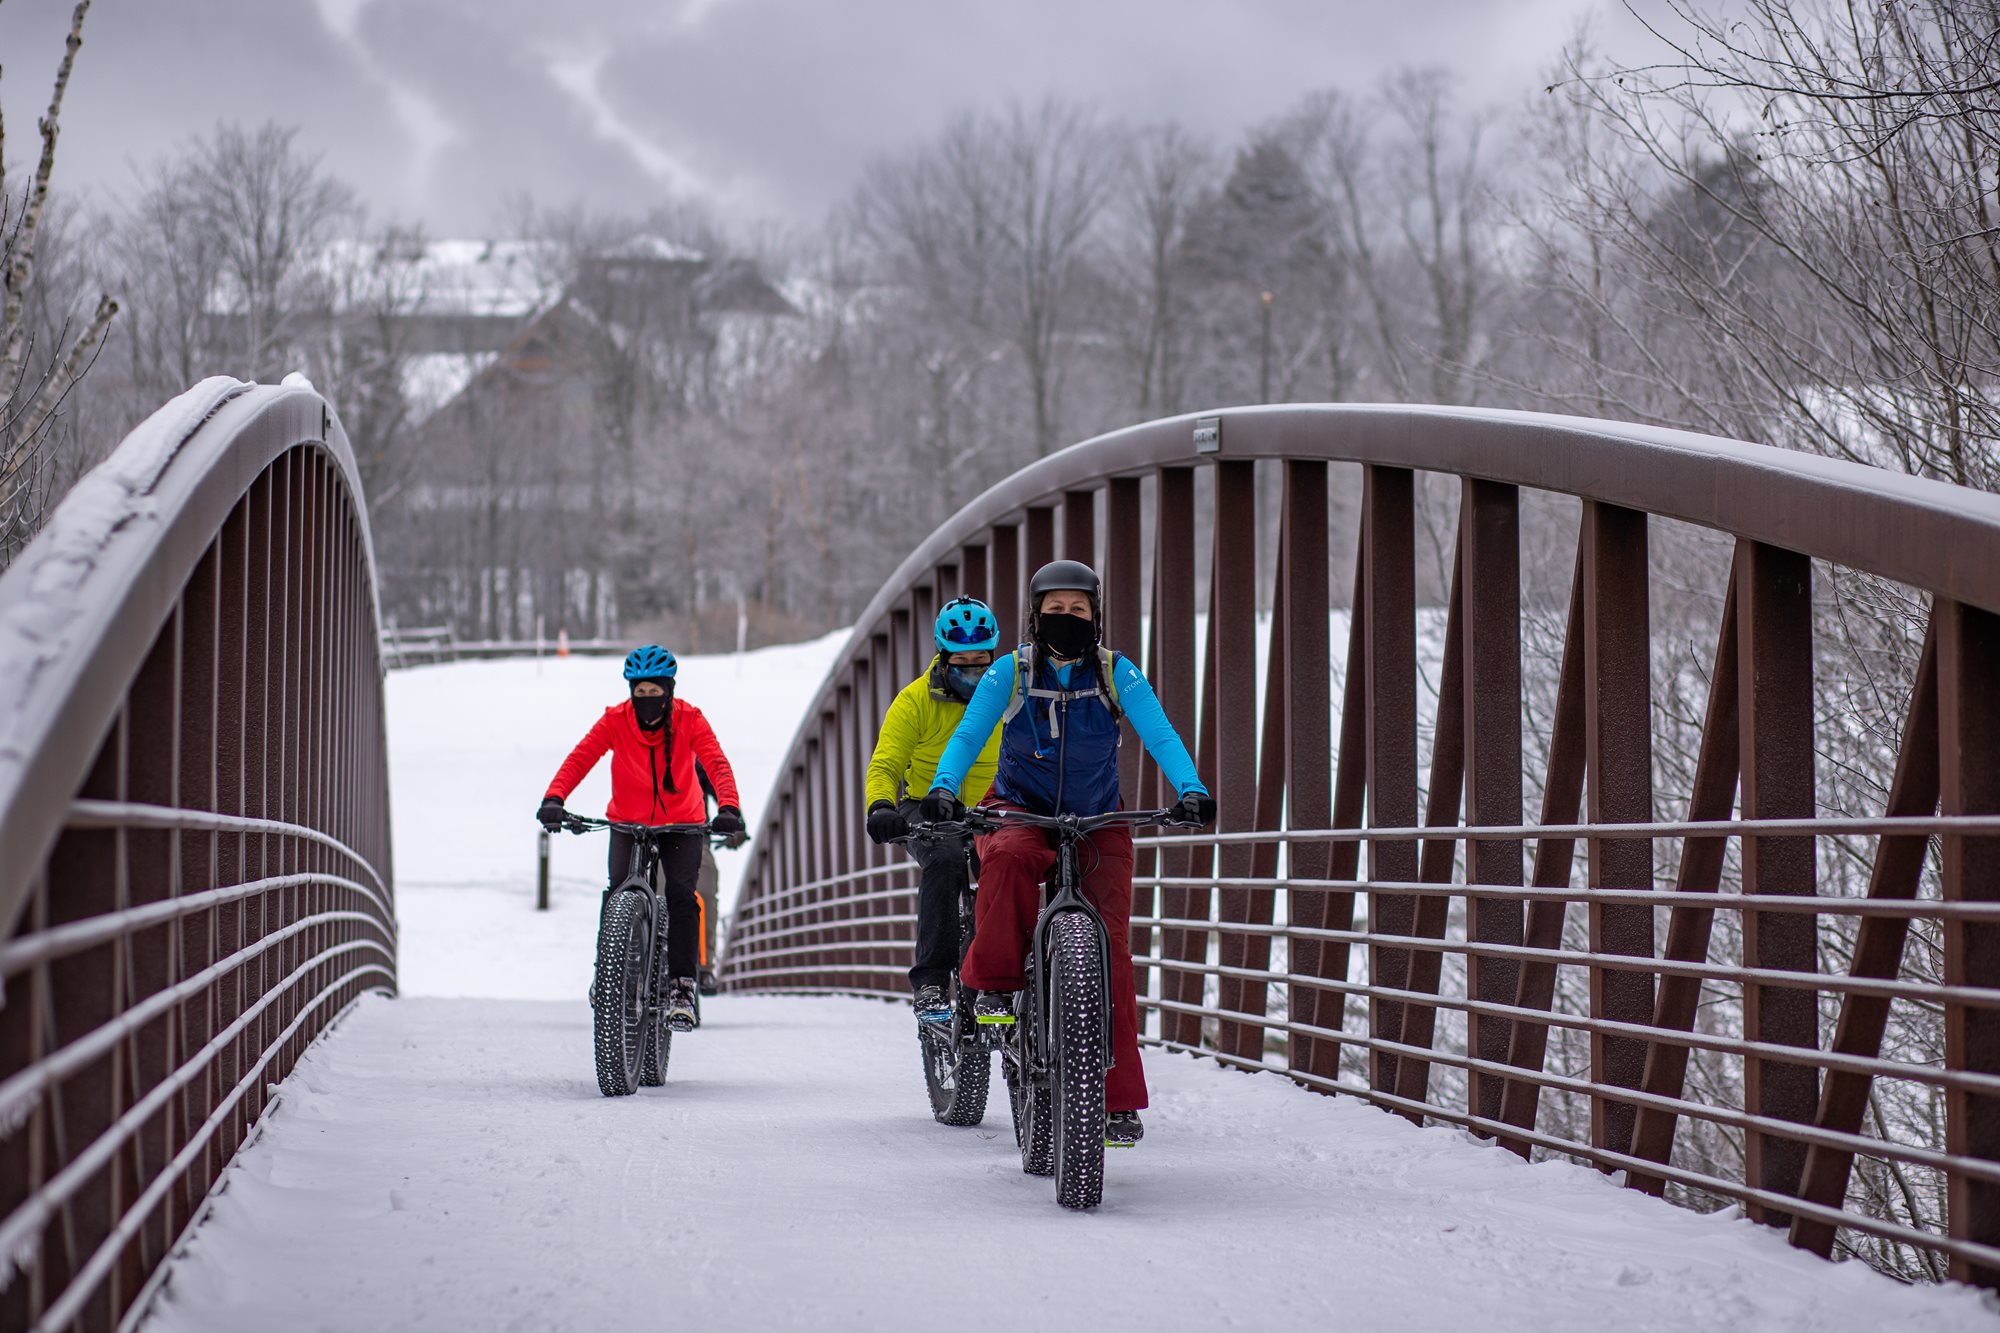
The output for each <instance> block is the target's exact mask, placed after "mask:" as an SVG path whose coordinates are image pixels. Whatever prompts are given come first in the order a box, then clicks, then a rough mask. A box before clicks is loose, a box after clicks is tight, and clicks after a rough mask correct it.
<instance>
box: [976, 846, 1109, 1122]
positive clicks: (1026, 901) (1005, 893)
mask: <svg viewBox="0 0 2000 1333" xmlns="http://www.w3.org/2000/svg"><path fill="white" fill-rule="evenodd" d="M1049 839H1050V835H1049V834H1047V833H1046V832H1044V831H1043V830H1041V829H1037V828H1028V827H1026V826H1025V825H1021V824H1012V825H1009V826H1007V827H1005V828H1002V829H999V830H996V831H995V832H992V833H989V834H987V835H986V836H984V837H982V838H981V839H980V840H979V893H978V896H977V897H976V898H975V899H974V900H973V923H974V924H973V932H972V947H971V948H970V949H968V950H966V954H965V962H964V963H963V964H962V965H961V966H960V968H959V977H960V978H961V979H962V980H963V981H964V982H965V984H966V985H968V986H974V987H977V988H978V989H980V990H997V991H1014V990H1020V989H1021V988H1022V987H1023V986H1025V985H1027V984H1028V980H1027V978H1026V977H1025V976H1024V975H1022V972H1021V967H1022V964H1023V960H1025V959H1026V957H1027V954H1028V945H1029V942H1030V940H1031V939H1032V938H1033V936H1034V932H1035V918H1036V916H1038V915H1039V914H1040V913H1041V905H1042V894H1041V886H1042V880H1043V878H1044V877H1045V876H1047V874H1048V873H1049V871H1050V869H1051V868H1053V867H1054V865H1055V863H1056V849H1055V847H1054V846H1053V845H1051V843H1050V840H1049ZM1077 869H1078V870H1079V871H1080V872H1081V873H1082V876H1083V896H1084V897H1085V898H1088V899H1089V900H1090V903H1091V905H1092V906H1093V907H1095V908H1096V909H1097V913H1098V915H1099V916H1101V917H1103V918H1104V929H1105V930H1106V931H1107V932H1108V933H1109V934H1110V936H1111V1054H1112V1057H1113V1059H1114V1060H1116V1062H1117V1063H1116V1064H1115V1065H1113V1067H1112V1068H1111V1071H1110V1072H1109V1073H1107V1074H1106V1075H1105V1076H1104V1109H1105V1110H1107V1111H1139V1110H1143V1109H1145V1106H1146V1073H1145V1071H1144V1070H1143V1069H1141V1068H1140V1067H1139V1000H1138V996H1137V994H1136V993H1135V992H1134V990H1133V987H1132V944H1131V919H1132V831H1131V829H1129V828H1126V827H1122V826H1120V825H1115V824H1114V825H1112V826H1111V827H1109V828H1101V829H1098V830H1097V831H1096V832H1095V833H1092V834H1091V835H1090V836H1089V838H1088V839H1087V840H1086V842H1085V843H1084V844H1083V845H1080V846H1078V848H1077Z"/></svg>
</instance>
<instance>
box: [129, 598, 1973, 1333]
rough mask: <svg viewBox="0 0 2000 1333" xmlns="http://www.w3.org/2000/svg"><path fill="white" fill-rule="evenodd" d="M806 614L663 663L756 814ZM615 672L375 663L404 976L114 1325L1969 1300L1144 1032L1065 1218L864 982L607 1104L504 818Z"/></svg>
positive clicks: (821, 651) (692, 1051)
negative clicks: (1120, 1123)
mask: <svg viewBox="0 0 2000 1333" xmlns="http://www.w3.org/2000/svg"><path fill="white" fill-rule="evenodd" d="M840 642H841V637H840V636H832V637H830V638H828V639H823V640H820V641H818V642H816V643H812V644H803V645H795V646H792V647H788V648H781V649H770V650H766V651H764V652H761V653H752V654H747V655H745V656H743V657H742V658H734V657H729V658H708V659H687V660H685V661H684V664H683V668H682V675H681V680H682V687H681V688H682V692H683V694H684V696H685V697H687V698H689V699H691V700H692V701H694V702H695V703H697V704H699V705H700V706H701V707H702V708H703V709H704V711H706V712H707V713H708V715H709V717H710V719H711V721H712V722H713V723H714V725H715V727H716V731H717V733H718V735H719V737H720V738H721V741H722V743H723V745H724V747H725V749H726V750H727V751H728V753H729V754H730V756H731V758H732V760H733V761H734V762H735V765H736V768H737V772H738V775H739V777H740V779H741V780H742V782H743V787H744V796H745V813H746V814H747V815H749V816H750V818H751V821H752V826H753V828H754V827H755V823H756V816H757V811H758V804H759V802H760V801H761V799H762V796H763V794H764V792H765V791H766V789H767V788H768V786H769V783H770V779H771V777H772V775H773V774H774V772H775V770H776V767H777V764H778V763H779V762H780V760H781V759H782V757H783V749H784V746H785V745H786V744H787V743H788V742H789V740H790V737H791V732H792V729H793V726H794V724H795V720H796V709H797V708H798V707H800V706H802V705H803V703H804V702H805V701H807V700H809V699H810V698H811V697H812V695H813V693H814V691H815V690H816V688H817V686H818V684H819V681H820V679H821V677H822V676H823V675H824V672H825V670H826V667H827V665H828V664H829V663H830V662H831V661H832V659H833V656H834V654H835V653H836V652H837V651H838V648H839V645H840ZM620 693H621V685H620V682H619V681H618V678H617V665H616V663H615V662H607V661H606V660H604V659H568V660H564V661H553V660H551V661H544V662H542V663H539V664H537V663H534V662H496V663H478V664H462V665H456V666H446V667H433V668H423V669H419V670H414V671H407V672H398V673H396V674H395V675H392V676H391V677H390V678H389V696H388V701H389V710H390V711H389V728H390V756H391V780H392V783H393V796H394V800H395V837H396V870H397V890H398V910H399V915H400V918H401V929H402V937H401V942H400V947H401V953H402V961H401V967H402V981H403V992H404V994H403V997H402V998H399V999H395V1000H389V999H381V998H375V999H370V1000H368V1001H365V1002H364V1003H363V1004H362V1005H360V1006H359V1007H358V1008H357V1009H356V1010H355V1011H353V1012H352V1013H351V1014H350V1015H349V1016H348V1017H347V1018H346V1019H345V1020H344V1021H343V1022H342V1023H341V1025H340V1026H339V1027H338V1028H337V1029H336V1030H335V1031H334V1032H333V1033H332V1034H331V1035H330V1036H328V1037H327V1038H325V1039H323V1040H322V1041H321V1042H319V1043H318V1044H317V1045H316V1046H315V1047H314V1048H313V1049H312V1050H311V1051H309V1052H308V1053H307V1055H306V1057H305V1058H304V1059H303V1060H302V1061H301V1063H300V1065H299V1067H298V1069H297V1071H296V1072H295V1073H294V1074H293V1076H292V1077H291V1078H290V1079H289V1080H287V1082H286V1083H285V1085H284V1087H283V1090H282V1092H281V1094H280V1096H279V1098H278V1100H277V1103H276V1107H275V1109H274V1111H273V1112H272V1113H271V1114H270V1116H269V1117H268V1118H267V1120H266V1121H265V1123H264V1127H263V1130H262V1133H261V1135H260V1136H259V1137H258V1138H257V1139H256V1141H255V1142H254V1143H253V1144H252V1145H251V1146H250V1147H249V1148H247V1149H246V1150H245V1151H244V1153H243V1154H242V1155H241V1156H240V1158H239V1159H238V1161H237V1163H236V1164H235V1166H234V1167H233V1168H232V1169H231V1171H230V1172H229V1173H228V1174H227V1176H226V1178H225V1179H226V1185H225V1188H224V1189H223V1190H222V1191H221V1192H220V1193H219V1194H218V1195H217V1196H216V1197H215V1199H214V1204H213V1210H212V1212H211V1214H210V1215H209V1217H208V1218H207V1220H206V1221H205V1222H204V1223H203V1224H202V1225H201V1226H200V1228H199V1229H198V1231H197V1233H196V1234H195V1236H194V1238H193V1240H192V1242H191V1243H190V1244H189V1246H188V1247H187V1248H186V1250H185V1252H184V1253H183V1254H182V1255H181V1256H180V1258H179V1259H178V1260H177V1261H176V1262H175V1263H174V1266H173V1268H172V1272H171V1277H170V1280H169V1281H168V1283H167V1284H166V1286H165V1289H164V1291H163V1293H162V1295H161V1297H160V1299H159V1301H158V1302H157V1304H156V1305H155V1306H154V1308H153V1312H152V1314H151V1316H150V1318H149V1319H148V1321H147V1322H146V1324H145V1326H144V1327H145V1328H146V1329H147V1330H148V1333H181V1331H183V1330H186V1331H188V1333H194V1331H195V1330H201V1331H202V1333H209V1331H212V1330H245V1331H246V1333H247V1331H248V1330H260V1331H261V1330H268V1329H286V1330H293V1329H297V1330H327V1331H329V1333H344V1331H345V1330H363V1329H366V1330H371V1331H372V1330H384V1329H387V1330H403V1329H408V1330H428V1329H451V1330H468V1329H480V1330H484V1329H523V1330H528V1329H533V1330H543V1329H549V1330H569V1329H576V1330H583V1329H590V1330H602V1329H606V1328H612V1329H623V1328H631V1329H648V1328H656V1327H675V1326H682V1325H685V1326H688V1327H693V1328H699V1329H703V1330H712V1331H713V1333H723V1331H724V1330H731V1329H814V1330H832V1329H869V1330H878V1331H879V1330H896V1329H906V1328H907V1329H915V1328H940V1327H949V1328H953V1329H965V1330H982V1329H1006V1330H1009V1331H1010V1333H1019V1330H1021V1329H1023V1328H1024V1327H1028V1326H1033V1325H1037V1324H1039V1325H1042V1326H1049V1325H1050V1324H1052V1323H1053V1324H1055V1325H1057V1326H1064V1325H1068V1324H1071V1323H1075V1324H1080V1325H1083V1326H1086V1327H1094V1328H1098V1329H1106V1330H1115V1329H1128V1328H1130V1329H1147V1330H1180V1329H1206V1328H1213V1327H1241V1328H1251V1329H1288V1328H1301V1329H1304V1328H1311V1329H1322V1330H1323V1329H1330V1328H1332V1329H1346V1328H1352V1329H1371V1330H1372V1329H1431V1328H1443V1327H1453V1328H1477V1329H1523V1330H1528V1329H1534V1330H1561V1329H1590V1330H1592V1333H1600V1331H1601V1330H1602V1329H1604V1328H1606V1327H1607V1326H1616V1327H1618V1328H1620V1329H1653V1328H1658V1329H1666V1328H1673V1329H1676V1330H1680V1329H1685V1328H1702V1329H1745V1330H1749V1329H1759V1330H1761V1329H1789V1328H1814V1329H1828V1330H1843V1329H1856V1330H1859V1329H1871V1330H1872V1329H1879V1328H1898V1329H1911V1330H1959V1329H1992V1328H1994V1327H1996V1320H1995V1317H1994V1314H1993V1312H1992V1311H1991V1310H1990V1309H1989V1308H1988V1307H1987V1306H1986V1305H1985V1304H1984V1303H1983V1302H1982V1298H1980V1297H1979V1296H1977V1295H1976V1294H1974V1293H1972V1292H1970V1291H1967V1290H1963V1289H1947V1290H1940V1289H1920V1288H1905V1287H1900V1286H1898V1285H1896V1284H1894V1283H1892V1282H1890V1281H1888V1280H1886V1279H1884V1278H1881V1277H1879V1276H1877V1275H1876V1274H1874V1273H1872V1272H1870V1271H1868V1270H1867V1269H1865V1268H1863V1267H1862V1266H1860V1265H1858V1264H1844V1265H1828V1264H1824V1263H1822V1262H1820V1261H1819V1260H1817V1259H1813V1258H1811V1257H1809V1256H1807V1255H1804V1254H1801V1253H1799V1252H1798V1251H1795V1250H1792V1249H1790V1248H1789V1247H1787V1246H1786V1245H1785V1244H1784V1243H1783V1242H1782V1240H1781V1239H1780V1238H1779V1237H1777V1236H1776V1235H1774V1234H1771V1233H1770V1232H1768V1231H1766V1230H1764V1229H1762V1228H1758V1227H1754V1226H1752V1225H1751V1224H1750V1223H1748V1222H1745V1221H1742V1220H1740V1219H1737V1218H1734V1217H1733V1216H1729V1215H1722V1216H1706V1217H1704V1216H1698V1215H1695V1214H1692V1213H1688V1212H1685V1211H1682V1210H1679V1209H1676V1208H1673V1207H1671V1206H1669V1205H1667V1204H1664V1203H1661V1202H1659V1201H1656V1200H1652V1199H1648V1198H1644V1197H1641V1196H1638V1195H1636V1194H1633V1193H1631V1192H1629V1191H1625V1190H1620V1189H1617V1188H1615V1187H1613V1186H1612V1185H1611V1184H1609V1183H1608V1182H1607V1181H1605V1180H1604V1179H1603V1178H1602V1177H1601V1176H1599V1175H1597V1174H1596V1173H1595V1172H1592V1171H1589V1170H1586V1169H1584V1168H1580V1167H1576V1166H1572V1165H1568V1164H1564V1163H1543V1164H1539V1165H1535V1166H1528V1165H1526V1164H1523V1163H1521V1162H1520V1161H1518V1160H1517V1159H1515V1158H1513V1157H1512V1156H1510V1155H1508V1154H1506V1153H1504V1152H1502V1151H1500V1150H1498V1149H1495V1148H1492V1147H1490V1146H1485V1145H1481V1144H1479V1143H1477V1142H1475V1141H1473V1140H1472V1139H1470V1138H1468V1137H1466V1136H1464V1135H1462V1134H1459V1133H1457V1132H1455V1131H1450V1130H1444V1129H1428V1130H1419V1129H1416V1128H1414V1127H1413V1126H1411V1125H1409V1124H1408V1123H1406V1122H1405V1121H1403V1120H1400V1119H1398V1118H1396V1117H1393V1116H1389V1115H1385V1114H1383V1113H1381V1112H1379V1111H1376V1110H1374V1109H1372V1108H1369V1107H1366V1106H1362V1105H1360V1104H1358V1103H1356V1102H1353V1101H1350V1100H1347V1099H1338V1100H1336V1099H1328V1098H1323V1097H1318V1096H1314V1095H1311V1094H1308V1093H1305V1092H1301V1091H1299V1090H1298V1089H1296V1088H1294V1087H1293V1086H1291V1085H1290V1084H1287V1083H1285V1082H1283V1081H1282V1080H1280V1079H1278V1078H1275V1077H1267V1076H1252V1075H1246V1074H1241V1073H1236V1072H1231V1071H1227V1070H1223V1069H1221V1068H1219V1067H1217V1066H1215V1065H1213V1064H1210V1063H1207V1062H1202V1061H1197V1060H1193V1059H1189V1058H1186V1057H1180V1056H1168V1055H1162V1054H1159V1053H1157V1052H1149V1053H1148V1054H1147V1056H1146V1062H1147V1070H1148V1076H1149V1079H1150V1080H1151V1083H1152V1089H1153V1107H1152V1109H1151V1110H1149V1111H1148V1112H1147V1114H1146V1124H1147V1137H1146V1139H1145V1141H1144V1142H1143V1143H1142V1144H1141V1145H1140V1146H1139V1147H1138V1148H1136V1149H1134V1150H1132V1151H1130V1152H1122V1153H1116V1154H1113V1155H1112V1158H1111V1161H1110V1163H1109V1165H1108V1172H1107V1175H1108V1183H1107V1188H1106V1192H1105V1203H1104V1206H1103V1207H1102V1208H1101V1209H1099V1210H1098V1211H1096V1212H1094V1213H1091V1214H1087V1215H1080V1214H1068V1213H1064V1212H1063V1211H1062V1210H1060V1209H1058V1208H1057V1207H1056V1205H1055V1203H1054V1198H1053V1196H1054V1190H1053V1186H1052V1183H1051V1182H1049V1181H1046V1180H1041V1179H1036V1178H1031V1177H1028V1176H1024V1175H1023V1174H1021V1171H1020V1161H1019V1155H1018V1154H1017V1152H1016V1151H1015V1148H1014V1144H1013V1136H1012V1132H1011V1129H1010V1126H1009V1120H1008V1116H1007V1109H1006V1105H1005V1099H1004V1089H1003V1087H1002V1086H1000V1085H999V1084H998V1081H997V1080H996V1086H995V1089H994V1098H993V1101H992V1104H991V1105H990V1107H989V1111H988V1115H987V1120H986V1124H985V1125H983V1126H981V1127H979V1128H976V1129H970V1130H954V1129H947V1128H944V1127H942V1126H939V1125H936V1124H935V1123H933V1122H932V1121H931V1119H930V1117H929V1113H928V1108H927V1105H926V1102H925V1098H924V1092H923V1081H922V1075H921V1072H920V1069H919V1065H918V1060H917V1052H916V1042H915V1038H914V1034H913V1031H912V1027H913V1023H912V1019H911V1018H910V1016H909V1014H908V1012H907V1011H906V1010H903V1009H900V1008H897V1007H894V1006H889V1005H884V1004H879V1003H873V1002H868V1001H861V1000H843V999H820V1000H812V999H780V998H756V997H733V996H724V997H720V998H717V999H714V1000H711V1001H709V1002H708V1005H707V1011H706V1017H707V1022H706V1024H705V1026H704V1027H703V1028H702V1029H701V1030H700V1031H698V1032H696V1033H693V1034H690V1035H688V1036H685V1037H681V1038H678V1039H676V1041H675V1043H674V1051H673V1060H672V1065H671V1068H670V1071H669V1081H668V1086H667V1087H665V1088H663V1089H648V1090H645V1091H643V1092H641V1093H640V1094H639V1095H637V1096H634V1097H629V1098H623V1099H618V1100H615V1101H614V1100H606V1099H604V1098H602V1097H600V1096H599V1095H598V1092H597V1088H596V1082H595V1078H594V1075H593V1072H592V1067H591V1060H590V1039H589V1010H588V1008H587V1007H586V1005H585V1002H584V999H583V994H584V989H585V987H586V985H587V984H588V981H589V976H590V958H591V942H592V936H593V933H594V930H595V926H596V907H597V898H598V891H599V887H600V886H601V883H602V878H601V877H602V874H603V869H602V867H603V859H602V858H603V855H604V851H603V843H602V841H601V840H599V839H598V838H563V839H560V840H558V844H557V859H556V875H555V881H554V889H555V892H554V905H553V909H552V910H551V911H548V912H545V913H544V912H536V911H535V910H534V909H533V874H534V844H535V829H534V825H533V823H532V818H531V816H532V812H533V810H534V807H535V804H536V802H537V801H538V800H539V798H540V795H541V792H542V789H543V785H544V784H545V783H546V781H547V778H548V775H549V774H550V773H552V772H553V771H554V769H555V767H556V765H557V763H558V762H560V760H561V758H562V756H563V754H564V753H566V752H567V750H568V748H569V746H570V745H571V744H573V743H574V741H575V740H576V738H577V737H578V736H580V735H581V734H582V732H583V731H584V729H585V728H586V727H587V726H588V725H589V724H590V722H591V721H592V720H593V719H594V718H595V717H596V715H597V713H598V712H599V711H601V709H602V708H603V707H604V705H605V704H606V703H609V702H611V701H613V700H615V699H616V698H617V697H619V695H620ZM602 783H603V775H602V773H601V772H600V773H599V774H597V775H595V776H594V777H593V779H592V780H591V782H588V783H586V784H585V786H584V788H583V789H581V790H580V791H579V793H578V794H577V796H576V798H574V799H573V801H572V806H573V807H574V808H576V809H578V810H580V811H590V812H596V811H599V810H601V809H602V803H603V800H604V794H605V793H604V790H603V787H602ZM723 874H724V898H725V902H727V901H728V899H729V896H730V895H731V894H732V893H733V891H734V886H735V878H736V871H735V868H734V867H732V866H731V865H729V864H725V866H724V869H723Z"/></svg>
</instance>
